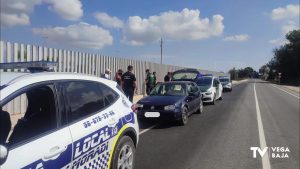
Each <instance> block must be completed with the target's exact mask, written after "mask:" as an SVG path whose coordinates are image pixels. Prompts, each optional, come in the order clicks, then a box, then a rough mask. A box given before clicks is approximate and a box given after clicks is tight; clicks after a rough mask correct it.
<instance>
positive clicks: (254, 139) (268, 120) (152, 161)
mask: <svg viewBox="0 0 300 169" xmlns="http://www.w3.org/2000/svg"><path fill="white" fill-rule="evenodd" d="M254 86H255V88H254ZM276 87H277V86H275V87H274V86H273V85H272V84H270V83H267V82H263V81H260V80H249V81H248V82H245V83H242V84H239V85H236V86H234V88H233V91H232V92H228V93H224V95H223V100H221V101H218V102H217V104H216V105H206V106H205V107H204V113H203V114H201V115H197V114H195V115H192V116H191V117H190V119H189V122H188V124H187V125H186V126H177V125H176V124H173V123H170V122H156V121H150V122H143V123H141V124H140V127H141V132H142V134H141V135H140V142H139V145H138V149H137V156H136V163H135V168H136V169H259V168H263V169H270V168H272V169H285V168H286V169H298V168H299V94H297V93H293V92H292V91H286V90H284V91H282V90H279V89H278V88H276ZM255 92H256V97H255ZM287 92H288V93H287ZM153 125H154V127H153ZM150 126H152V127H153V128H149V127H150ZM265 146H266V147H268V149H267V153H265V154H264V156H263V158H261V156H260V155H259V152H257V157H256V158H253V151H252V150H250V147H260V148H261V150H263V148H264V147H265ZM274 147H283V149H284V150H286V151H280V149H279V150H277V149H276V150H275V151H273V150H272V148H274ZM281 150H282V149H281ZM278 152H280V153H278ZM272 153H275V155H280V156H281V157H285V158H273V157H272ZM286 155H287V156H288V157H286Z"/></svg>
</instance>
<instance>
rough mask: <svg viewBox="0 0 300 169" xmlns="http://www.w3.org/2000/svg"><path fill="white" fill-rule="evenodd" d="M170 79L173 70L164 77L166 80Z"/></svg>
mask: <svg viewBox="0 0 300 169" xmlns="http://www.w3.org/2000/svg"><path fill="white" fill-rule="evenodd" d="M170 80H171V72H168V74H166V76H165V77H164V81H165V82H169V81H170Z"/></svg>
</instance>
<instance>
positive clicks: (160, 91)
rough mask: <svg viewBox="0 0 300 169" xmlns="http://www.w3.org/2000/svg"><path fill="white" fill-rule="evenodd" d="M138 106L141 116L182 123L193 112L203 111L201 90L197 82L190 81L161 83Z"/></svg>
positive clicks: (138, 113)
mask: <svg viewBox="0 0 300 169" xmlns="http://www.w3.org/2000/svg"><path fill="white" fill-rule="evenodd" d="M136 106H137V115H138V117H139V118H143V119H144V118H162V119H171V120H177V121H179V123H180V124H181V125H185V124H186V123H187V122H188V117H189V115H191V114H192V113H195V112H196V113H201V112H202V111H203V104H202V99H201V92H200V90H199V89H198V87H197V84H195V83H194V82H189V81H178V82H176V81H173V82H165V83H160V84H158V85H157V86H156V87H155V88H154V89H153V90H152V92H151V93H150V95H149V96H147V97H144V98H143V99H141V100H139V101H138V102H137V104H136Z"/></svg>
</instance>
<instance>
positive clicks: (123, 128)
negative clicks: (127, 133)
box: [108, 124, 128, 169]
mask: <svg viewBox="0 0 300 169" xmlns="http://www.w3.org/2000/svg"><path fill="white" fill-rule="evenodd" d="M127 128H128V125H127V124H125V125H124V126H123V127H122V128H121V129H120V130H119V132H118V134H117V136H116V138H115V140H114V142H113V144H112V149H111V151H110V153H109V154H110V156H109V160H108V169H110V166H111V161H112V158H113V155H114V154H113V153H114V151H115V148H116V144H117V142H118V140H119V138H120V136H121V134H122V133H123V131H124V130H126V129H127Z"/></svg>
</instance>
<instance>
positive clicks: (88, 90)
mask: <svg viewBox="0 0 300 169" xmlns="http://www.w3.org/2000/svg"><path fill="white" fill-rule="evenodd" d="M2 67H5V66H3V65H2ZM0 73H1V77H0V78H1V83H0V85H1V87H0V89H1V92H0V93H1V94H0V107H1V112H0V168H1V169H6V168H7V169H14V168H28V169H29V168H31V169H35V168H51V169H52V168H65V169H72V168H89V169H90V168H91V169H92V168H99V169H105V168H108V169H117V168H128V169H131V168H133V167H134V160H135V151H136V147H137V144H138V139H139V133H138V131H139V127H138V123H137V117H136V114H135V110H134V108H133V107H131V106H132V103H131V102H130V101H129V100H128V99H127V98H126V97H125V95H124V94H123V93H122V91H121V89H120V88H119V87H118V85H117V83H116V82H113V81H109V80H106V79H102V78H98V77H94V76H88V75H81V74H77V73H54V72H51V73H50V72H43V73H18V72H0Z"/></svg>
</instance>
